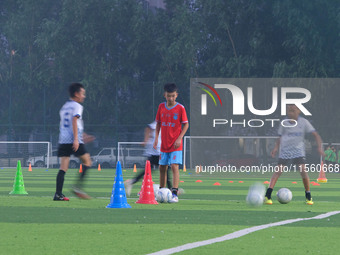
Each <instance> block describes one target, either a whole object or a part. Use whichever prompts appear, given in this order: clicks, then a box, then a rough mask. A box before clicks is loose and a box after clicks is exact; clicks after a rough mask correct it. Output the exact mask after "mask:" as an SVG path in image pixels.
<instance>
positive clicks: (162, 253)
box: [149, 211, 340, 255]
mask: <svg viewBox="0 0 340 255" xmlns="http://www.w3.org/2000/svg"><path fill="white" fill-rule="evenodd" d="M339 213H340V211H333V212H328V213H324V214H320V215H317V216H315V217H312V218H297V219H290V220H284V221H279V222H275V223H269V224H264V225H260V226H255V227H251V228H246V229H242V230H239V231H236V232H233V233H230V234H228V235H224V236H221V237H217V238H212V239H208V240H205V241H199V242H194V243H188V244H184V245H181V246H177V247H174V248H170V249H165V250H161V251H158V252H154V253H150V254H149V255H167V254H174V253H177V252H181V251H185V250H191V249H194V248H197V247H201V246H205V245H209V244H213V243H219V242H224V241H227V240H231V239H235V238H239V237H241V236H244V235H247V234H250V233H252V232H255V231H259V230H262V229H266V228H271V227H276V226H283V225H286V224H291V223H294V222H298V221H305V220H320V219H324V218H327V217H330V216H332V215H336V214H339Z"/></svg>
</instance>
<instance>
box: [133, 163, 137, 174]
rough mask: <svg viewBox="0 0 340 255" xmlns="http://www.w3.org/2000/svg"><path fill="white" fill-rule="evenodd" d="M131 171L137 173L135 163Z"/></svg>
mask: <svg viewBox="0 0 340 255" xmlns="http://www.w3.org/2000/svg"><path fill="white" fill-rule="evenodd" d="M133 172H134V173H137V167H136V164H134V165H133Z"/></svg>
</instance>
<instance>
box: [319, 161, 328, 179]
mask: <svg viewBox="0 0 340 255" xmlns="http://www.w3.org/2000/svg"><path fill="white" fill-rule="evenodd" d="M317 181H318V182H323V183H326V182H327V178H326V174H325V171H324V170H323V161H321V169H320V173H319V178H318V180H317Z"/></svg>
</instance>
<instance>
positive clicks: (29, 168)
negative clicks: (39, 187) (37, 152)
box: [28, 163, 32, 172]
mask: <svg viewBox="0 0 340 255" xmlns="http://www.w3.org/2000/svg"><path fill="white" fill-rule="evenodd" d="M28 172H32V165H31V163H30V164H29V165H28Z"/></svg>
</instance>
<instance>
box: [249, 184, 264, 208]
mask: <svg viewBox="0 0 340 255" xmlns="http://www.w3.org/2000/svg"><path fill="white" fill-rule="evenodd" d="M264 193H265V187H264V185H262V184H261V183H255V184H253V185H252V186H250V188H249V191H248V195H247V198H246V202H247V204H248V205H250V206H261V205H262V204H263V201H264Z"/></svg>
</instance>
